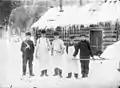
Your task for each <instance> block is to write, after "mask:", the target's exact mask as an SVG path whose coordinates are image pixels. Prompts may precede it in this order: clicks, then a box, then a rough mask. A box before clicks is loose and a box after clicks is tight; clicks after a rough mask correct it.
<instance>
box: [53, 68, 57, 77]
mask: <svg viewBox="0 0 120 88" xmlns="http://www.w3.org/2000/svg"><path fill="white" fill-rule="evenodd" d="M57 75H58V68H55V73H54V75H53V76H57Z"/></svg>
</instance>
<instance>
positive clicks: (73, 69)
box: [66, 36, 79, 79]
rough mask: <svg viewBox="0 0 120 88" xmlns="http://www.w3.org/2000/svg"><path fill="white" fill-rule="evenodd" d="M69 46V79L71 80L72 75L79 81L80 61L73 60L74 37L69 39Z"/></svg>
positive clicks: (67, 48)
mask: <svg viewBox="0 0 120 88" xmlns="http://www.w3.org/2000/svg"><path fill="white" fill-rule="evenodd" d="M69 39H70V40H69V41H70V42H69V44H68V45H67V47H66V52H67V59H66V60H67V61H66V62H67V72H68V76H67V78H71V77H72V75H74V77H75V78H76V79H78V73H79V69H78V68H79V64H78V63H79V62H78V60H72V59H73V54H74V51H75V43H74V36H70V37H69Z"/></svg>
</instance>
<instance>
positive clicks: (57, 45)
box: [52, 32, 65, 77]
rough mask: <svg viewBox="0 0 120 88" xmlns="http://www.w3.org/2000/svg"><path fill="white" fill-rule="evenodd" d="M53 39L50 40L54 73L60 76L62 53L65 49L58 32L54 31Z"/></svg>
mask: <svg viewBox="0 0 120 88" xmlns="http://www.w3.org/2000/svg"><path fill="white" fill-rule="evenodd" d="M54 38H55V39H54V40H53V42H52V55H53V64H54V68H55V69H54V71H55V73H54V75H53V76H57V75H59V76H60V77H62V69H63V54H64V50H65V46H64V42H63V40H61V39H59V33H58V32H54Z"/></svg>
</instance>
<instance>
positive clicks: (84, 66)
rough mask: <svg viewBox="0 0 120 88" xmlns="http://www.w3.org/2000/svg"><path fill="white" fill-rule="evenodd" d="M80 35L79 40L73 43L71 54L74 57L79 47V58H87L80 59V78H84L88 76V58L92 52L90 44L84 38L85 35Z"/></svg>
mask: <svg viewBox="0 0 120 88" xmlns="http://www.w3.org/2000/svg"><path fill="white" fill-rule="evenodd" d="M80 37H81V41H80V42H78V43H77V44H76V45H75V52H74V54H73V56H74V57H76V55H77V54H78V52H79V49H80V59H88V60H80V63H81V74H82V78H85V77H88V73H89V59H90V56H91V57H93V54H92V50H91V47H90V44H89V42H88V41H87V40H86V37H87V36H86V35H81V36H80Z"/></svg>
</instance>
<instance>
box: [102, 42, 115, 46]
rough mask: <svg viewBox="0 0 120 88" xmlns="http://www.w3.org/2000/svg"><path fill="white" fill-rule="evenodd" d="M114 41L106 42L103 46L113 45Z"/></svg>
mask: <svg viewBox="0 0 120 88" xmlns="http://www.w3.org/2000/svg"><path fill="white" fill-rule="evenodd" d="M113 43H114V42H104V43H103V46H108V45H112V44H113Z"/></svg>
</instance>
